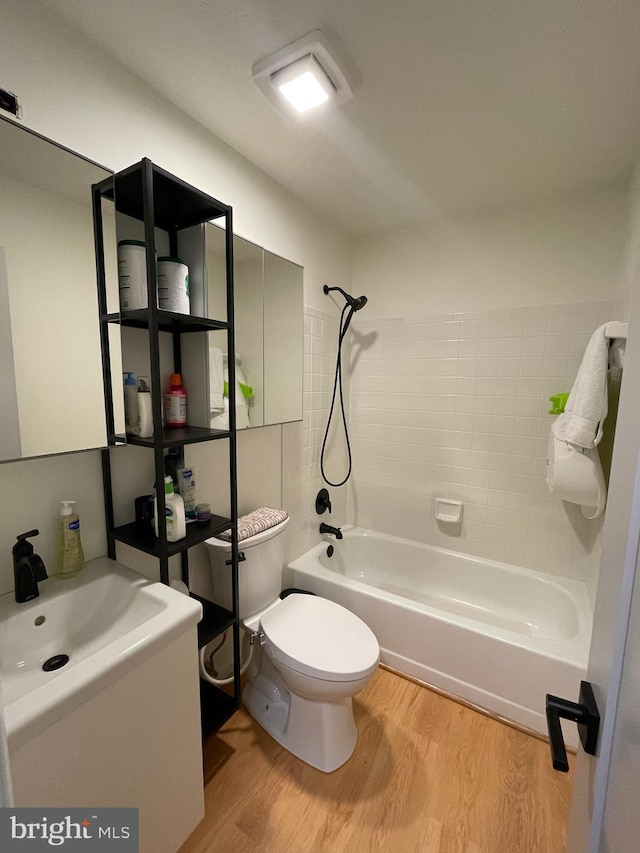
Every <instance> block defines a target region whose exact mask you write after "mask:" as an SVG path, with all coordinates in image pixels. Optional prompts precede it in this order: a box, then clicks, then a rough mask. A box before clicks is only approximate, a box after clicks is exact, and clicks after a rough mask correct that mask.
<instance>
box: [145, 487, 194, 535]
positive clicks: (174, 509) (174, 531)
mask: <svg viewBox="0 0 640 853" xmlns="http://www.w3.org/2000/svg"><path fill="white" fill-rule="evenodd" d="M164 500H165V520H166V524H167V542H177V541H178V540H179V539H184V537H185V536H186V535H187V520H186V517H185V514H184V501H183V500H182V498H181V497H180V495H176V494H175V493H174V491H173V480H172V479H171V477H169V476H167V477H165V478H164ZM153 529H154V531H155V534H156V536H158V535H159V533H158V498H157V496H156V497H154V499H153Z"/></svg>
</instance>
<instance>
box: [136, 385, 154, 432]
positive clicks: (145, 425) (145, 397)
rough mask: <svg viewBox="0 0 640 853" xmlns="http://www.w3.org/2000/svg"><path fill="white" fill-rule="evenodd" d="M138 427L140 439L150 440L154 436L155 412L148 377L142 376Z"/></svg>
mask: <svg viewBox="0 0 640 853" xmlns="http://www.w3.org/2000/svg"><path fill="white" fill-rule="evenodd" d="M138 427H139V430H138V435H139V436H140V438H150V437H151V436H152V435H153V411H152V409H151V389H150V388H149V377H148V376H141V377H140V384H139V385H138Z"/></svg>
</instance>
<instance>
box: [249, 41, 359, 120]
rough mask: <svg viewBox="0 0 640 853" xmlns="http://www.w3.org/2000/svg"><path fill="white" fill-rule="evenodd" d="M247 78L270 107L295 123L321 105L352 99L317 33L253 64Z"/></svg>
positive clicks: (345, 79)
mask: <svg viewBox="0 0 640 853" xmlns="http://www.w3.org/2000/svg"><path fill="white" fill-rule="evenodd" d="M251 74H252V76H253V80H254V82H255V84H256V86H258V88H259V89H260V90H261V91H262V92H263V93H264V95H266V97H267V98H268V99H269V100H270V101H271V103H272V104H273V105H274V106H275V107H277V108H278V109H279V110H280V111H281V112H284V113H285V114H286V115H288V116H291V117H293V118H296V119H300V118H302V117H303V116H304V115H305V114H307V113H308V112H309V111H311V110H313V109H315V108H316V107H319V106H321V105H322V104H327V103H330V102H332V101H333V102H335V103H338V104H343V103H344V102H345V101H348V100H349V99H350V98H352V97H353V93H352V91H351V86H350V85H349V83H348V81H347V78H346V76H345V74H344V72H343V70H342V69H341V68H340V66H339V65H338V62H337V61H336V59H335V58H334V56H333V55H332V52H331V50H330V48H329V43H328V42H327V40H326V38H325V37H324V35H323V34H322V33H321V32H320V31H319V30H314V31H313V32H311V33H308V34H307V35H306V36H303V37H302V38H301V39H298V40H297V41H295V42H293V44H290V45H287V46H286V47H283V48H282V49H281V50H279V51H278V52H277V53H274V54H273V55H272V56H269V57H267V58H266V59H262V60H260V62H256V64H255V65H254V66H253V67H252V69H251Z"/></svg>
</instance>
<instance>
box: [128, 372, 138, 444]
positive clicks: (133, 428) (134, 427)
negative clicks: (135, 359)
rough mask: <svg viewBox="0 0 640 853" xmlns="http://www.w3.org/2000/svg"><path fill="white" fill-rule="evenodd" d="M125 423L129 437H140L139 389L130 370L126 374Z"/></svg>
mask: <svg viewBox="0 0 640 853" xmlns="http://www.w3.org/2000/svg"><path fill="white" fill-rule="evenodd" d="M124 423H125V431H126V432H127V433H128V434H129V435H139V433H140V424H139V423H138V389H137V387H136V378H135V376H134V375H133V373H131V371H130V370H127V371H125V374H124Z"/></svg>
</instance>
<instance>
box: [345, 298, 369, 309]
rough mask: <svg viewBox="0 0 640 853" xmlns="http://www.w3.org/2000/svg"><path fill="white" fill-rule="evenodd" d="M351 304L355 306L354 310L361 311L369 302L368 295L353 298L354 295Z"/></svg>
mask: <svg viewBox="0 0 640 853" xmlns="http://www.w3.org/2000/svg"><path fill="white" fill-rule="evenodd" d="M349 304H350V305H351V307H352V308H353V310H354V311H359V310H360V309H361V308H364V306H365V305H366V304H367V297H366V296H358V297H356V298H355V299H353V297H352V299H351V302H350V303H349Z"/></svg>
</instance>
